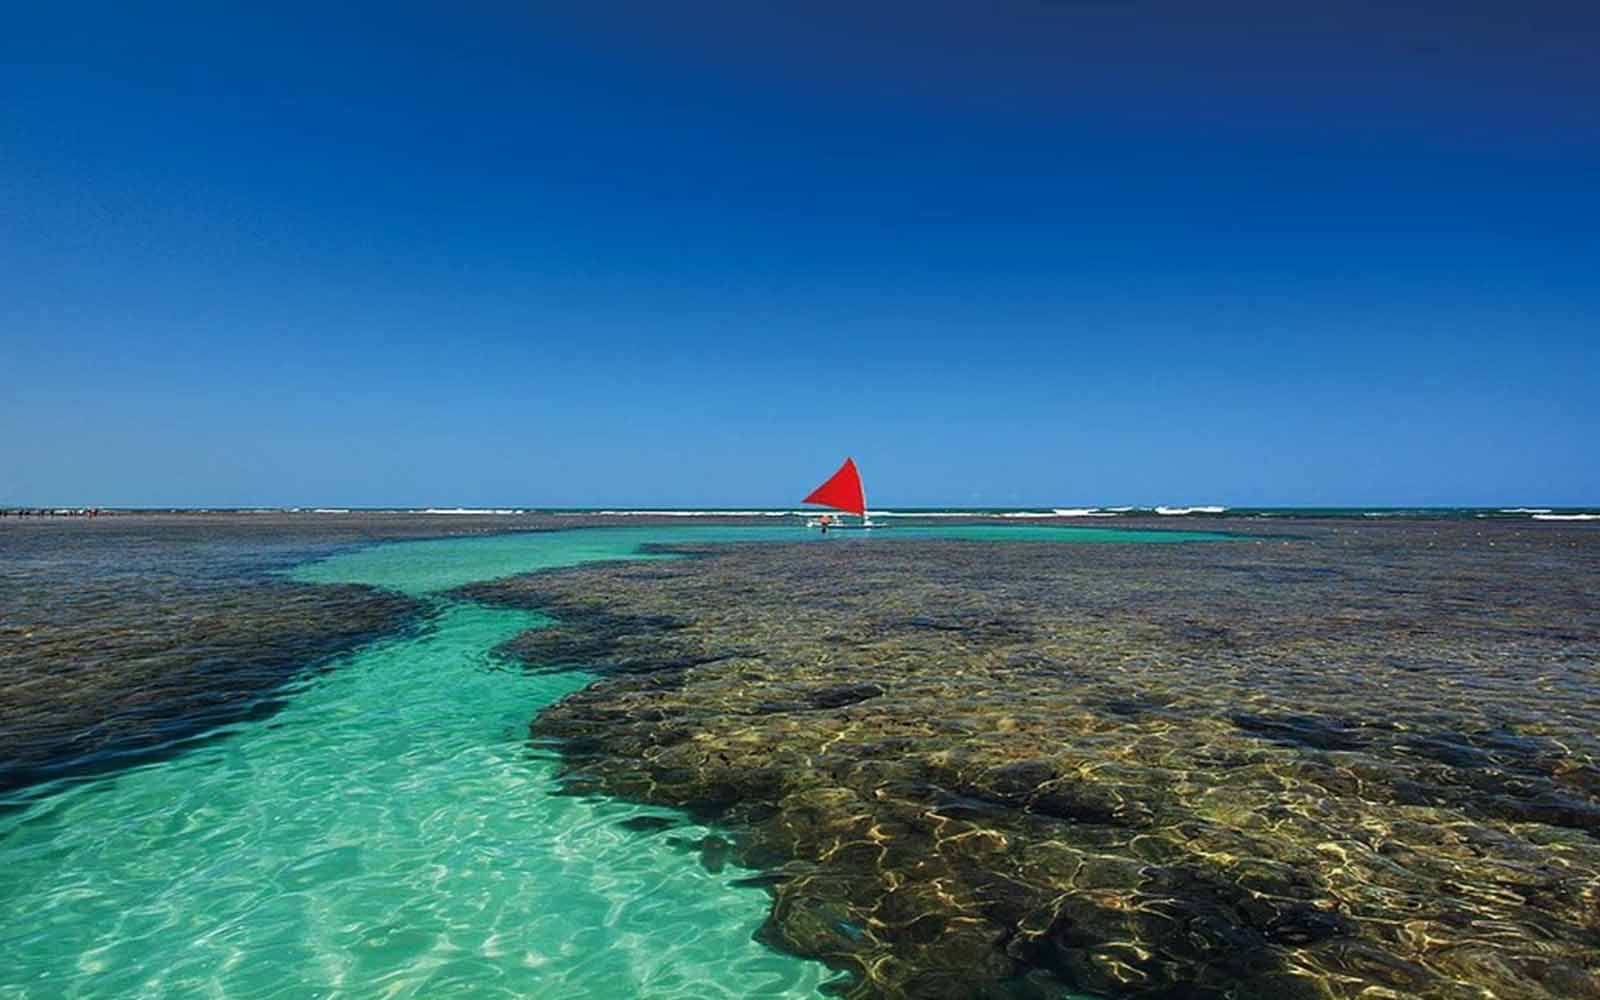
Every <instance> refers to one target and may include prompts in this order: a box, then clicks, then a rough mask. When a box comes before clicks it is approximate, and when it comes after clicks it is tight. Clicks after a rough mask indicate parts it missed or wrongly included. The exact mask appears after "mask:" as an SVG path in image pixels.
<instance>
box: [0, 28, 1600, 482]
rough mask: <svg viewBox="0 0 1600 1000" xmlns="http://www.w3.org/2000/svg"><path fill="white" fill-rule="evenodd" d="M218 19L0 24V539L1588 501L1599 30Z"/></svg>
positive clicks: (1596, 276) (1593, 450) (1599, 157)
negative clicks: (460, 522) (387, 510)
mask: <svg viewBox="0 0 1600 1000" xmlns="http://www.w3.org/2000/svg"><path fill="white" fill-rule="evenodd" d="M233 6H235V5H232V4H218V3H211V2H208V3H204V4H192V5H189V4H153V5H142V4H140V5H129V4H114V5H113V4H102V3H98V2H88V3H70V4H48V3H45V4H26V5H13V7H12V8H11V9H10V10H8V11H7V13H6V17H5V26H4V29H3V30H0V504H4V503H98V504H105V505H114V504H133V505H140V504H257V503H259V504H312V505H316V504H327V505H384V504H468V505H478V504H485V505H500V504H514V505H596V504H599V505H610V504H649V505H695V506H705V505H710V506H721V505H745V504H763V505H765V504H786V503H793V502H794V501H796V500H798V498H799V497H801V496H803V495H804V494H805V493H806V492H807V491H808V490H809V489H810V488H811V487H812V486H814V485H816V483H817V482H819V481H820V480H821V479H822V478H823V477H824V476H825V475H826V474H827V473H829V472H831V471H832V470H833V468H834V467H835V465H836V464H837V463H838V461H839V460H840V459H841V458H842V457H843V456H844V455H845V454H853V455H854V456H855V458H856V460H857V461H858V462H859V463H860V465H861V467H862V470H863V473H864V475H865V477H866V480H867V486H868V496H869V500H871V501H872V502H873V503H874V504H875V505H881V506H893V505H913V504H986V505H1012V504H1029V505H1047V506H1048V505H1067V504H1079V503H1106V504H1110V503H1201V502H1217V503H1231V504H1383V503H1392V504H1419V503H1440V504H1452V503H1462V504H1479V503H1481V504H1500V503H1524V502H1528V503H1532V502H1538V503H1547V504H1595V503H1600V458H1597V455H1600V343H1597V341H1600V332H1597V331H1600V60H1597V59H1596V57H1595V49H1594V46H1595V38H1596V37H1597V31H1600V8H1597V7H1596V6H1595V4H1594V3H1592V2H1571V3H1548V2H1540V0H1532V2H1521V3H1516V4H1506V3H1502V2H1480V0H1455V2H1426V3H1422V4H1392V3H1388V2H1384V3H1378V2H1360V0H1356V2H1351V0H1341V2H1339V3H1336V4H1325V5H1318V4H1295V3H1283V2H1282V0H1275V2H1270V3H1268V2H1260V3H1255V2H1252V3H1230V2H1220V3H1205V4H1201V3H1192V2H1187V0H1185V2H1179V0H1167V2H1155V0H1055V2H1049V0H997V2H993V3H989V2H982V3H980V2H973V0H960V2H942V0H921V2H917V3H876V4H860V3H849V4H846V3H815V2H813V3H793V4H760V3H749V2H743V0H741V2H728V3H694V2H690V3H671V4H667V3H661V2H659V0H651V2H647V3H627V2H618V3H599V4H574V3H562V4H542V3H527V2H523V3H505V4H496V3H460V4H430V5H411V4H406V3H397V2H387V3H383V4H370V5H366V8H365V9H364V10H361V9H354V8H347V9H344V10H331V9H328V8H329V7H330V6H332V5H321V4H318V5H310V4H306V5H290V6H288V7H284V8H282V9H276V10H262V11H255V12H251V13H242V12H239V11H233V10H229V9H228V8H231V7H233ZM257 6H266V5H257ZM1399 8H1407V9H1399Z"/></svg>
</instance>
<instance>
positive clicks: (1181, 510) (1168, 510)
mask: <svg viewBox="0 0 1600 1000" xmlns="http://www.w3.org/2000/svg"><path fill="white" fill-rule="evenodd" d="M1227 509H1228V508H1226V507H1157V508H1156V513H1157V514H1166V515H1168V516H1171V515H1175V514H1220V513H1222V512H1223V511H1225V510H1227Z"/></svg>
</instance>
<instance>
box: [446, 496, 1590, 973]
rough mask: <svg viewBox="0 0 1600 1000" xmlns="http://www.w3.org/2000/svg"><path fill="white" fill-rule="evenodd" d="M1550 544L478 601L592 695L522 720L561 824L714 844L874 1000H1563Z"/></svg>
mask: <svg viewBox="0 0 1600 1000" xmlns="http://www.w3.org/2000/svg"><path fill="white" fill-rule="evenodd" d="M1544 527H1545V526H1539V527H1538V528H1535V529H1529V528H1527V527H1518V526H1505V525H1492V526H1480V525H1475V524H1460V523H1430V524H1423V525H1398V524H1385V525H1381V526H1376V527H1371V526H1351V525H1349V524H1341V525H1321V526H1319V525H1309V524H1308V525H1297V531H1299V532H1301V537H1297V538H1294V539H1285V538H1273V539H1252V538H1243V539H1240V540H1237V541H1232V542H1224V543H1206V544H1196V545H1186V546H1165V545H1163V546H1141V545H1095V546H1088V545H1084V546H1072V545H1039V544H1002V543H976V542H952V541H926V540H924V541H909V540H908V541H899V542H894V541H892V540H891V539H889V538H888V537H885V539H884V540H883V541H881V542H879V541H874V542H872V543H870V544H837V545H835V544H796V545H780V546H738V545H734V546H726V547H722V548H718V549H716V550H713V551H712V552H711V553H709V554H708V553H705V552H699V553H696V554H697V555H699V556H700V558H695V559H690V560H683V561H677V562H657V563H653V564H651V566H650V570H649V572H648V573H644V572H640V570H639V567H638V566H637V565H633V564H628V563H609V564H601V565H596V566H591V567H586V568H583V569H581V570H578V571H569V572H562V573H555V574H547V575H536V576H530V577H522V578H516V579H512V580H507V581H500V582H497V583H494V584H484V585H476V586H473V587H471V588H467V589H466V591H465V593H466V594H467V595H468V596H471V597H473V598H475V599H478V600H483V601H491V602H499V603H507V604H512V605H517V606H523V607H533V608H538V609H541V610H543V611H546V612H548V613H550V614H552V615H553V616H554V617H555V618H556V619H557V624H556V625H555V626H554V627H553V628H549V629H543V630H536V631H532V632H528V633H525V634H524V635H522V636H520V637H518V638H517V639H516V640H514V641H513V642H512V643H510V644H508V645H507V646H506V647H505V649H504V650H503V652H504V653H506V654H507V655H510V656H514V657H516V658H518V659H520V660H522V661H523V662H524V663H526V664H527V665H528V666H529V668H530V669H540V670H544V669H559V668H561V667H563V666H565V665H571V664H581V665H582V666H583V668H584V669H586V670H596V671H598V672H600V673H601V674H602V678H601V679H600V680H599V681H598V682H596V683H595V684H593V685H591V686H589V687H588V688H586V689H584V690H582V691H579V692H577V693H575V694H573V695H571V696H569V697H568V698H566V699H564V700H563V701H561V702H559V703H558V704H556V705H554V706H552V707H550V708H549V709H547V710H545V711H544V712H542V713H541V714H540V716H539V717H538V718H537V719H536V720H535V721H534V723H533V727H532V732H533V736H534V737H535V738H536V739H539V740H541V741H547V740H556V741H558V745H563V746H565V747H566V748H567V758H566V766H567V773H566V778H567V780H568V781H569V782H571V784H572V787H574V788H575V789H578V790H582V791H584V792H595V791H600V792H605V793H608V794H612V795H619V796H623V797H626V798H630V799H635V800H638V801H641V802H648V803H655V804H661V805H668V806H678V807H687V808H691V809H693V810H696V811H697V813H698V814H699V816H700V817H701V818H708V819H709V818H714V819H716V820H717V821H718V822H719V823H720V824H721V829H722V830H723V831H724V838H719V839H722V843H723V844H725V845H726V848H725V851H724V849H722V848H719V851H724V853H725V855H726V857H727V858H728V860H731V861H732V862H735V863H737V864H740V865H742V866H744V867H747V868H755V869H758V870H760V871H761V872H762V874H761V875H759V876H756V877H755V884H761V885H764V886H766V887H767V889H768V891H769V892H770V893H771V894H772V898H773V906H772V911H771V914H770V916H769V918H768V921H767V924H766V926H765V927H764V928H763V930H762V931H761V937H762V939H763V940H765V941H767V942H769V943H771V944H772V945H773V946H775V947H779V948H782V949H785V950H788V951H791V952H795V953H797V954H801V955H807V956H811V957H814V958H819V959H822V960H824V961H827V962H829V963H831V964H833V965H835V966H837V967H839V968H840V969H842V970H847V971H848V972H850V973H851V974H852V978H851V980H850V981H849V984H848V985H847V986H845V987H843V989H844V990H845V991H846V992H848V993H850V994H851V995H856V996H888V997H960V996H1019V997H1020V996H1046V995H1059V994H1060V993H1061V992H1062V991H1064V990H1066V989H1072V990H1076V991H1080V992H1085V993H1089V994H1093V995H1102V996H1116V997H1217V998H1223V997H1227V998H1232V1000H1240V998H1258V997H1259V998H1271V1000H1297V998H1307V1000H1310V998H1319V1000H1320V998H1330V997H1334V998H1355V997H1371V996H1412V997H1423V998H1440V1000H1443V998H1458V997H1459V998H1466V997H1479V996H1483V995H1485V994H1484V991H1485V990H1491V991H1493V992H1494V993H1495V995H1500V996H1518V997H1527V998H1553V997H1560V996H1572V995H1586V994H1585V993H1584V992H1583V991H1584V990H1586V989H1588V988H1589V986H1590V985H1591V984H1592V983H1593V982H1594V981H1595V976H1596V973H1597V961H1600V960H1597V958H1596V956H1600V937H1597V933H1600V932H1597V926H1600V921H1597V917H1596V913H1597V912H1600V910H1597V909H1596V896H1597V890H1596V885H1597V884H1600V840H1597V839H1596V836H1595V833H1596V830H1597V829H1600V827H1597V826H1596V824H1595V816H1596V815H1600V788H1597V783H1596V781H1595V780H1594V776H1595V774H1597V773H1600V771H1597V770H1596V768H1597V766H1600V697H1597V695H1596V692H1597V691H1600V605H1597V604H1596V603H1595V602H1594V601H1593V599H1592V596H1591V595H1593V594H1595V593H1600V533H1597V532H1593V531H1584V530H1581V529H1560V528H1558V529H1556V530H1552V531H1546V530H1544ZM1491 536H1492V537H1491ZM1491 541H1492V542H1494V543H1495V544H1494V545H1492V546H1491V545H1490V544H1489V543H1490V542H1491ZM1397 665H1403V666H1400V667H1399V668H1398V669H1397ZM688 846H689V847H690V848H691V849H696V850H702V851H704V845H703V844H698V845H688ZM721 857H722V854H718V855H717V856H716V857H715V858H713V859H712V860H711V861H708V863H707V866H708V868H709V867H711V865H712V864H713V863H715V864H718V865H720V864H721Z"/></svg>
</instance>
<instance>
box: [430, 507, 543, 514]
mask: <svg viewBox="0 0 1600 1000" xmlns="http://www.w3.org/2000/svg"><path fill="white" fill-rule="evenodd" d="M422 513H424V514H523V513H526V511H521V510H511V509H510V508H507V507H495V508H489V507H429V508H427V509H426V510H424V511H422Z"/></svg>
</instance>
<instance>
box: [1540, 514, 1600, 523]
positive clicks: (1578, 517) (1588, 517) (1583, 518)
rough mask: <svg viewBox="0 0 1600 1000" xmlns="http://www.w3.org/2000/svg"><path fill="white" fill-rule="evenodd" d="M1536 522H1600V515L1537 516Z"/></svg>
mask: <svg viewBox="0 0 1600 1000" xmlns="http://www.w3.org/2000/svg"><path fill="white" fill-rule="evenodd" d="M1533 519H1534V520H1535V521H1600V514H1535V515H1533Z"/></svg>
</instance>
